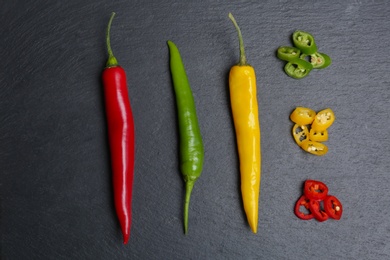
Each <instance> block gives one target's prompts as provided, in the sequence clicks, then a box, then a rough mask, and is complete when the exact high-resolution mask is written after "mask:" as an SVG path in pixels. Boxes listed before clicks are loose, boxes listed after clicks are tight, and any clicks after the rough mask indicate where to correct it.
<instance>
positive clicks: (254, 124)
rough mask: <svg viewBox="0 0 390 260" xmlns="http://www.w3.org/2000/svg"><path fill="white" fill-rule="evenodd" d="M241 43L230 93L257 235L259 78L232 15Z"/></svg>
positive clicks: (246, 205) (247, 210)
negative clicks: (246, 53)
mask: <svg viewBox="0 0 390 260" xmlns="http://www.w3.org/2000/svg"><path fill="white" fill-rule="evenodd" d="M229 18H230V19H231V20H232V22H233V24H234V26H235V27H236V29H237V32H238V36H239V42H240V62H239V63H238V64H237V65H234V66H233V67H232V68H231V69H230V74H229V90H230V102H231V108H232V113H233V121H234V127H235V130H236V139H237V148H238V155H239V159H240V173H241V193H242V199H243V204H244V210H245V213H246V216H247V219H248V223H249V226H250V227H251V229H252V232H253V233H257V223H258V214H259V196H260V176H261V154H260V123H259V115H258V105H257V93H256V75H255V71H254V69H253V67H252V66H250V65H248V64H247V63H246V57H245V50H244V44H243V40H242V35H241V31H240V28H239V27H238V25H237V22H236V21H235V19H234V17H233V15H232V14H230V13H229Z"/></svg>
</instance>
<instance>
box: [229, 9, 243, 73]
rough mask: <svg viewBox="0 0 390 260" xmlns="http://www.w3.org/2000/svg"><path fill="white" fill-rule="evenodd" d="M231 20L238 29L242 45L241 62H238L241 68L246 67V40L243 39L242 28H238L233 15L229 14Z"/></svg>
mask: <svg viewBox="0 0 390 260" xmlns="http://www.w3.org/2000/svg"><path fill="white" fill-rule="evenodd" d="M229 18H230V20H232V22H233V24H234V27H236V30H237V33H238V41H239V44H240V61H239V62H238V65H239V66H245V65H247V63H246V56H245V48H244V40H243V39H242V34H241V30H240V27H238V24H237V22H236V19H234V17H233V15H232V13H229Z"/></svg>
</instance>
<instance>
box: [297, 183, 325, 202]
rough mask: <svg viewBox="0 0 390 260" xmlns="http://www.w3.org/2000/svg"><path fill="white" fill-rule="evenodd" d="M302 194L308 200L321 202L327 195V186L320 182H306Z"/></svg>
mask: <svg viewBox="0 0 390 260" xmlns="http://www.w3.org/2000/svg"><path fill="white" fill-rule="evenodd" d="M303 193H304V194H305V196H306V198H308V199H311V200H323V199H325V197H326V196H327V195H328V186H326V185H325V183H323V182H320V181H315V180H306V181H305V184H304V188H303Z"/></svg>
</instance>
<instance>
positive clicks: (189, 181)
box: [168, 41, 204, 234]
mask: <svg viewBox="0 0 390 260" xmlns="http://www.w3.org/2000/svg"><path fill="white" fill-rule="evenodd" d="M168 47H169V52H170V68H171V74H172V81H173V86H174V90H175V95H176V105H177V110H178V111H177V114H178V123H179V133H180V170H181V173H182V175H183V179H184V182H185V190H186V191H185V192H186V193H185V202H184V233H185V234H187V231H188V209H189V204H190V196H191V192H192V188H193V187H194V184H195V181H196V180H197V179H198V178H199V177H200V175H201V172H202V168H203V158H204V151H203V142H202V136H201V134H200V129H199V124H198V118H197V116H196V108H195V102H194V97H193V96H192V92H191V88H190V84H189V82H188V78H187V75H186V72H185V68H184V65H183V61H182V59H181V57H180V52H179V50H178V49H177V47H176V45H175V44H174V43H173V42H171V41H168Z"/></svg>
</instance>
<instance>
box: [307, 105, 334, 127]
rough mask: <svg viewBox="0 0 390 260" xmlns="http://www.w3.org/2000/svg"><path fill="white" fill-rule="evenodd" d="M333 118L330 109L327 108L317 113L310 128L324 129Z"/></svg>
mask: <svg viewBox="0 0 390 260" xmlns="http://www.w3.org/2000/svg"><path fill="white" fill-rule="evenodd" d="M334 120H335V116H334V113H333V111H332V109H330V108H327V109H324V110H322V111H320V112H318V113H317V115H316V116H315V118H314V121H313V123H312V125H311V128H312V129H314V130H317V131H324V130H326V129H327V128H329V127H330V126H331V125H332V124H333V122H334Z"/></svg>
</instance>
